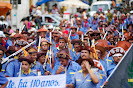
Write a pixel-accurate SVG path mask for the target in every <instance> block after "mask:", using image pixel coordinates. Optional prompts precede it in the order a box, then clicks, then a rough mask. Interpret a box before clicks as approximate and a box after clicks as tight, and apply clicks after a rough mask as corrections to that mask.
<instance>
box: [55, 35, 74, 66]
mask: <svg viewBox="0 0 133 88" xmlns="http://www.w3.org/2000/svg"><path fill="white" fill-rule="evenodd" d="M57 42H58V44H59V46H58V47H57V48H56V49H54V51H53V52H54V53H57V52H59V50H61V49H64V48H66V47H67V42H68V39H67V38H66V37H64V36H60V37H59V38H58V39H57ZM68 49H69V53H70V56H71V59H73V52H72V50H71V49H70V48H68ZM54 61H55V63H54V65H55V64H58V63H59V58H58V57H56V55H54Z"/></svg>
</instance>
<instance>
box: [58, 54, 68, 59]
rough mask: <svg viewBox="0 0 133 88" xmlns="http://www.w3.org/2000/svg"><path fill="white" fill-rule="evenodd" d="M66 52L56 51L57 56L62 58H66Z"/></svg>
mask: <svg viewBox="0 0 133 88" xmlns="http://www.w3.org/2000/svg"><path fill="white" fill-rule="evenodd" d="M67 56H68V55H67V54H63V53H57V57H59V58H63V59H66V58H67Z"/></svg>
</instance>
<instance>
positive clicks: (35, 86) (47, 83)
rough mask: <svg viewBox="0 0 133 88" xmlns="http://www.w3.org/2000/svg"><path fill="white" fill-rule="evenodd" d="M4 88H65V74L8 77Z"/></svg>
mask: <svg viewBox="0 0 133 88" xmlns="http://www.w3.org/2000/svg"><path fill="white" fill-rule="evenodd" d="M8 81H9V82H8V85H7V86H6V88H65V86H66V74H61V75H50V76H29V77H8Z"/></svg>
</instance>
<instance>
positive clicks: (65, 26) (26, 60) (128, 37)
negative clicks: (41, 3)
mask: <svg viewBox="0 0 133 88" xmlns="http://www.w3.org/2000/svg"><path fill="white" fill-rule="evenodd" d="M55 7H56V6H53V8H54V9H53V10H52V12H53V14H56V13H57V12H58V11H57V10H58V9H56V8H55ZM33 8H34V7H33ZM39 9H40V7H38V8H37V10H36V11H34V10H33V9H32V10H30V11H31V15H33V14H35V15H36V16H35V15H34V16H32V18H31V19H30V18H29V17H28V18H27V19H25V20H24V22H23V25H24V26H23V27H22V30H21V29H17V30H16V31H14V30H12V28H11V25H10V24H9V23H10V21H9V23H8V22H4V20H6V18H4V17H3V16H1V17H0V20H1V21H0V30H1V31H0V58H1V60H0V61H1V65H0V66H1V72H0V85H2V86H3V88H4V87H5V86H6V84H7V83H8V80H7V79H6V78H5V76H6V77H27V76H46V75H56V74H64V73H66V84H67V85H66V87H67V88H100V87H101V86H102V85H103V84H106V79H107V77H108V76H109V75H110V74H111V72H112V71H113V69H114V68H115V67H116V65H117V64H118V63H119V61H120V60H121V59H122V57H123V55H124V54H125V52H127V50H128V49H129V47H130V46H131V44H132V43H133V13H126V14H125V13H122V12H121V13H119V14H117V11H115V12H114V14H112V13H110V10H108V13H107V14H105V13H104V12H102V10H101V9H99V11H98V12H97V13H95V14H94V15H93V16H91V17H89V16H88V15H86V14H85V13H86V10H83V11H82V13H81V14H80V15H79V14H75V15H73V17H72V18H71V20H70V21H68V20H65V19H62V20H61V21H60V22H61V23H60V25H59V26H58V27H53V25H48V26H45V25H42V24H41V19H40V18H41V17H40V16H41V14H42V12H40V10H39ZM55 11H56V12H55ZM44 14H48V12H47V11H45V12H44ZM7 17H8V18H9V16H7ZM6 23H7V24H9V25H7V24H6ZM25 46H27V47H25ZM20 50H21V51H20ZM16 52H18V53H16ZM3 74H4V75H3ZM2 86H1V87H2Z"/></svg>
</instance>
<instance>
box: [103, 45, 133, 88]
mask: <svg viewBox="0 0 133 88" xmlns="http://www.w3.org/2000/svg"><path fill="white" fill-rule="evenodd" d="M107 79H109V80H108V83H107V84H106V85H105V87H104V88H133V44H132V46H131V47H130V48H129V50H128V51H127V52H126V53H125V55H124V56H123V58H122V59H121V61H120V62H119V63H118V64H117V66H116V67H115V69H114V71H113V72H112V73H111V75H110V76H109V78H107Z"/></svg>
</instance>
